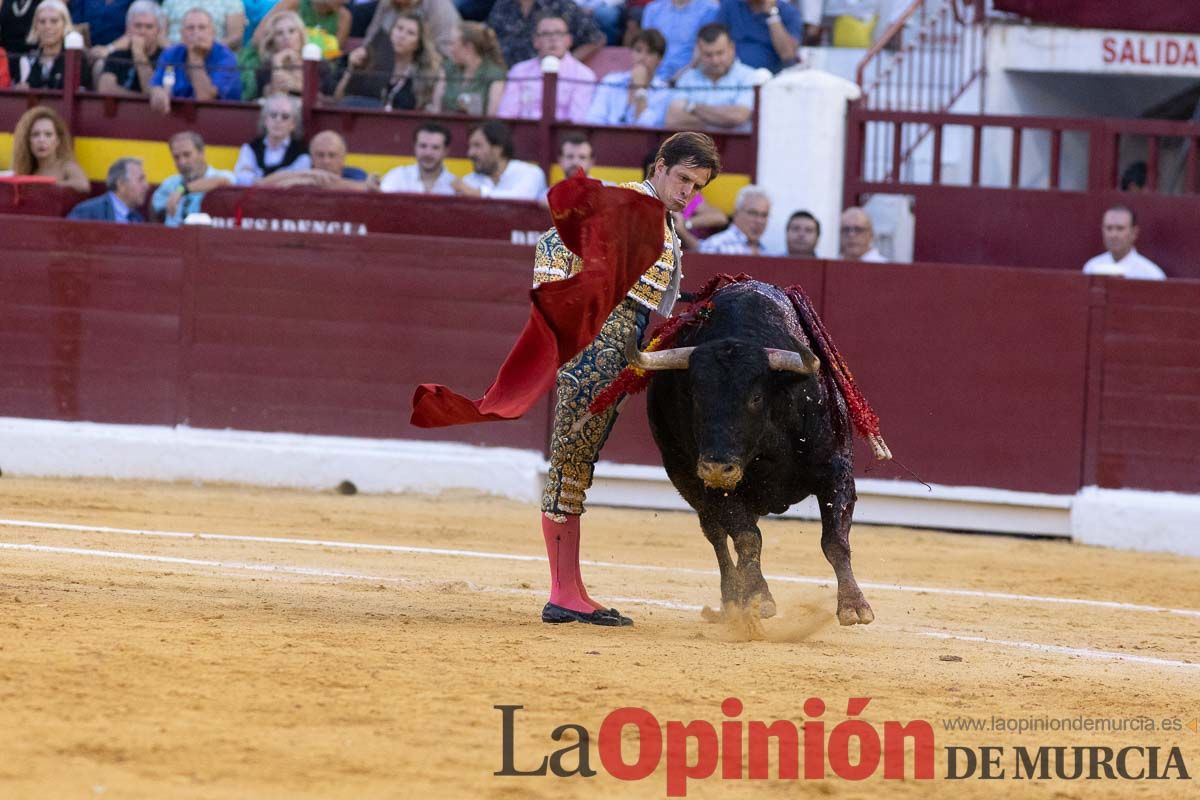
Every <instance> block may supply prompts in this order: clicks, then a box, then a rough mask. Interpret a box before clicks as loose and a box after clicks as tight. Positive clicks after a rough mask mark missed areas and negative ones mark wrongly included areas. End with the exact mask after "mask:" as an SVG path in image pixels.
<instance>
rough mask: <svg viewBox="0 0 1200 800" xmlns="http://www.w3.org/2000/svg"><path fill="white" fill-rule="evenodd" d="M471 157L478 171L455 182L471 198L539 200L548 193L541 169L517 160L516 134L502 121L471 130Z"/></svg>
mask: <svg viewBox="0 0 1200 800" xmlns="http://www.w3.org/2000/svg"><path fill="white" fill-rule="evenodd" d="M467 158H469V159H471V166H472V167H474V170H475V171H474V172H472V173H471V174H470V175H468V176H466V177H465V178H455V179H454V191H455V193H457V194H463V195H469V196H471V197H494V198H496V199H498V200H499V199H505V200H537V199H538V198H539V197H541V196H542V195H543V194H544V193H545V191H546V176H545V174H544V173H543V172H542V170H541V167H539V166H537V165H536V164H530V163H528V162H526V161H517V160H516V159H514V158H513V141H512V131H510V130H509V129H508V126H507V125H505V124H504V123H503V122H500V121H499V120H494V119H493V120H488V121H487V122H485V123H483V124H482V125H479V126H477V127H476V128H474V129H472V130H471V135H470V136H469V137H468V138H467Z"/></svg>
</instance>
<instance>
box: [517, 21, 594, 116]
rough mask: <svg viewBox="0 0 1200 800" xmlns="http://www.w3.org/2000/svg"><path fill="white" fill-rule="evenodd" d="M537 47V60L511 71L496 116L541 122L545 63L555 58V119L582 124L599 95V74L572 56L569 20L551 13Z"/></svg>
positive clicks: (536, 35)
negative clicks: (593, 101) (593, 99)
mask: <svg viewBox="0 0 1200 800" xmlns="http://www.w3.org/2000/svg"><path fill="white" fill-rule="evenodd" d="M534 46H535V47H536V48H537V56H536V57H535V58H530V59H528V60H525V61H522V62H520V63H519V64H515V65H513V67H512V68H511V69H510V70H509V71H508V78H507V80H506V81H505V84H504V95H503V96H502V97H501V98H500V105H499V106H498V107H497V109H496V116H498V117H508V118H510V119H541V117H542V59H543V58H546V57H547V56H554V57H555V58H557V59H559V65H558V91H557V95H556V97H555V101H556V107H555V117H556V118H557V119H560V120H570V121H571V122H583V121H584V120H585V119H586V118H587V112H588V107H589V106H590V105H591V102H592V94H593V92H595V91H596V73H594V72H592V71H591V70H590V69H588V68H587V67H585V66H584V65H583V64H582V63H580V62H579V61H578V60H577V59H576V58H575V56H573V55H571V33H570V31H569V30H568V28H567V21H566V19H564V18H563V17H559V16H555V15H554V14H551V13H547V14H545V15H544V16H542V17H541V18H540V19H538V22H537V28H535V32H534Z"/></svg>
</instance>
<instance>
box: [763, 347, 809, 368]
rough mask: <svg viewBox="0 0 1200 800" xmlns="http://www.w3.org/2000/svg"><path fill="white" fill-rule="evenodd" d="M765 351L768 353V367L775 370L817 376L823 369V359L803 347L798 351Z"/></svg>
mask: <svg viewBox="0 0 1200 800" xmlns="http://www.w3.org/2000/svg"><path fill="white" fill-rule="evenodd" d="M764 349H765V350H766V352H767V366H769V367H770V368H771V369H773V370H779V371H782V372H796V373H799V374H800V375H815V374H816V373H817V371H818V370H819V369H821V359H819V358H817V357H816V356H815V355H814V354H813V351H812V350H809V349H808V348H807V347H804V346H803V345H801V346H800V348H799V350H798V351H794V350H776V349H775V348H773V347H767V348H764Z"/></svg>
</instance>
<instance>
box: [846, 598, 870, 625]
mask: <svg viewBox="0 0 1200 800" xmlns="http://www.w3.org/2000/svg"><path fill="white" fill-rule="evenodd" d="M837 616H838V622H839V623H841V624H842V625H870V624H871V623H872V622H873V621H874V620H875V612H874V611H872V610H871V606H869V605H867V601H866V600H861V599H860V600H859V601H858V602H854V603H850V602H846V603H838V612H837Z"/></svg>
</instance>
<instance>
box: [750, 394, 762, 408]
mask: <svg viewBox="0 0 1200 800" xmlns="http://www.w3.org/2000/svg"><path fill="white" fill-rule="evenodd" d="M762 407H763V396H762V395H761V394H756V395H751V397H750V410H752V411H760V410H761V409H762Z"/></svg>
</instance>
